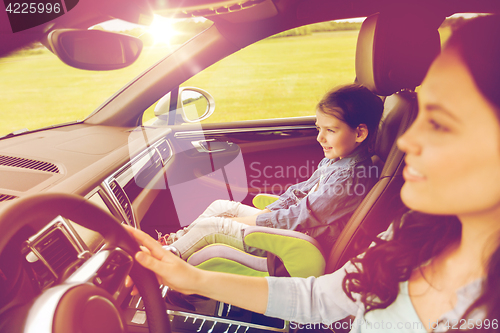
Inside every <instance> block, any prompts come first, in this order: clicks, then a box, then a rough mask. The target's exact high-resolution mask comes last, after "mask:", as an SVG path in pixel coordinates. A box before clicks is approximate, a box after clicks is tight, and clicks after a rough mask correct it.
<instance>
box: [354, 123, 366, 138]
mask: <svg viewBox="0 0 500 333" xmlns="http://www.w3.org/2000/svg"><path fill="white" fill-rule="evenodd" d="M367 137H368V127H367V126H366V125H365V124H360V125H359V126H358V127H356V142H358V143H361V142H363V141H365V139H366V138H367Z"/></svg>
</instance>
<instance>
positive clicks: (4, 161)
mask: <svg viewBox="0 0 500 333" xmlns="http://www.w3.org/2000/svg"><path fill="white" fill-rule="evenodd" d="M0 165H4V166H10V167H15V168H23V169H32V170H40V171H46V172H51V173H59V168H58V167H57V165H55V164H53V163H49V162H42V161H37V160H32V159H29V158H22V157H14V156H5V155H0Z"/></svg>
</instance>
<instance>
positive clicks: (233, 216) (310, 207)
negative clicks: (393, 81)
mask: <svg viewBox="0 0 500 333" xmlns="http://www.w3.org/2000/svg"><path fill="white" fill-rule="evenodd" d="M382 111H383V103H382V100H381V99H380V98H379V97H377V96H376V95H375V94H373V93H372V92H370V91H369V90H368V89H367V88H365V87H363V86H360V85H347V86H342V87H340V88H336V89H334V90H332V91H330V92H328V93H327V94H326V95H325V96H324V97H323V99H322V100H321V101H320V102H319V103H318V105H317V109H316V127H317V129H318V137H317V140H318V142H319V144H320V145H321V147H322V148H323V151H324V153H325V158H324V159H323V160H322V161H321V162H320V163H319V165H318V169H317V170H316V171H315V172H314V173H313V175H312V176H311V177H310V178H309V179H308V180H306V181H304V182H301V183H298V184H295V185H292V186H290V187H289V188H288V189H287V191H286V192H285V193H284V194H282V195H281V196H280V197H279V199H278V200H277V201H276V202H274V203H272V204H270V205H268V206H267V207H266V209H264V210H260V209H257V208H255V207H250V206H247V205H244V204H241V203H239V202H233V201H228V200H217V201H215V202H213V203H212V204H211V205H210V206H209V207H208V208H207V209H206V210H205V212H204V213H203V214H201V215H200V217H198V218H197V219H196V220H195V221H194V222H193V223H192V224H191V225H189V226H188V227H186V228H184V229H182V230H179V231H178V232H177V233H174V234H170V235H168V236H166V237H164V238H162V239H160V242H162V244H164V245H170V248H169V249H170V250H171V251H172V252H174V253H177V254H178V255H180V256H181V257H182V258H183V259H187V258H189V256H190V255H191V254H193V253H194V252H196V251H197V250H199V249H200V248H202V247H205V246H207V245H208V244H213V243H224V244H227V245H231V246H233V247H235V248H238V249H240V250H244V251H246V252H248V253H252V254H256V255H263V251H262V250H259V249H255V248H250V247H246V246H245V244H244V242H243V238H242V234H243V233H242V231H243V230H244V229H245V227H247V226H248V225H257V226H264V227H270V228H277V229H288V230H296V231H300V232H303V233H306V234H308V235H310V236H311V237H313V238H315V239H316V240H317V241H318V242H319V243H320V244H321V246H322V247H323V249H329V248H330V247H331V246H332V245H333V243H334V242H335V240H336V239H337V237H338V236H339V234H340V232H341V231H342V229H343V228H344V226H345V224H346V223H347V221H348V220H349V218H350V216H351V215H352V213H353V212H354V210H355V209H356V207H357V206H358V205H359V204H360V203H361V201H362V200H363V198H364V196H365V195H366V194H367V193H368V191H369V190H370V188H371V187H372V186H373V185H374V184H375V182H376V181H377V179H378V175H379V174H378V170H377V168H376V167H375V166H374V165H373V164H372V162H371V158H370V157H371V150H372V146H373V144H374V140H375V137H376V134H377V130H378V126H379V122H380V118H381V116H382Z"/></svg>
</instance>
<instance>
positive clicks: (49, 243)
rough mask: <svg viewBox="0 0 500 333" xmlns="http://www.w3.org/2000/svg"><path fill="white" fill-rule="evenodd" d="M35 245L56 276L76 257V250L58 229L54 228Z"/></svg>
mask: <svg viewBox="0 0 500 333" xmlns="http://www.w3.org/2000/svg"><path fill="white" fill-rule="evenodd" d="M35 247H36V249H37V250H38V252H39V253H40V254H41V255H42V257H43V259H45V261H46V262H47V263H48V264H49V266H50V267H51V268H52V270H53V271H54V272H55V273H56V274H57V275H58V276H61V275H62V274H63V273H64V271H65V270H66V268H67V267H68V266H69V265H70V264H71V263H72V262H74V261H75V260H77V259H78V252H77V251H76V249H75V248H74V247H73V245H72V244H71V242H70V241H69V239H68V238H67V237H66V236H65V235H64V233H63V232H62V231H61V230H60V229H54V231H53V232H51V233H50V234H49V235H47V236H46V237H44V238H43V240H42V241H41V242H39V243H38V244H37V245H36V246H35Z"/></svg>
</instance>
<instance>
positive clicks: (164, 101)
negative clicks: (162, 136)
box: [154, 87, 215, 126]
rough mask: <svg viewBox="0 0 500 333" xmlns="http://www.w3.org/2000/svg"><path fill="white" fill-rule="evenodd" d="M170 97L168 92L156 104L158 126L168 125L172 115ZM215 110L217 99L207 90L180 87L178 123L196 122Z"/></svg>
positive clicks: (177, 111)
mask: <svg viewBox="0 0 500 333" xmlns="http://www.w3.org/2000/svg"><path fill="white" fill-rule="evenodd" d="M170 98H171V94H170V93H168V94H166V95H165V96H163V97H162V98H161V99H160V100H159V101H158V103H157V104H156V106H155V109H154V114H155V116H156V117H158V119H157V121H156V122H155V123H154V124H155V125H156V126H162V125H166V124H167V123H168V117H169V115H170V112H169V111H170V106H171V105H170ZM214 111H215V100H214V98H213V97H212V95H210V93H208V92H207V91H205V90H203V89H200V88H195V87H182V88H180V89H179V94H178V97H177V108H176V121H175V123H176V124H179V123H196V122H199V121H202V120H205V119H207V118H208V117H210V116H211V115H212V113H214Z"/></svg>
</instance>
